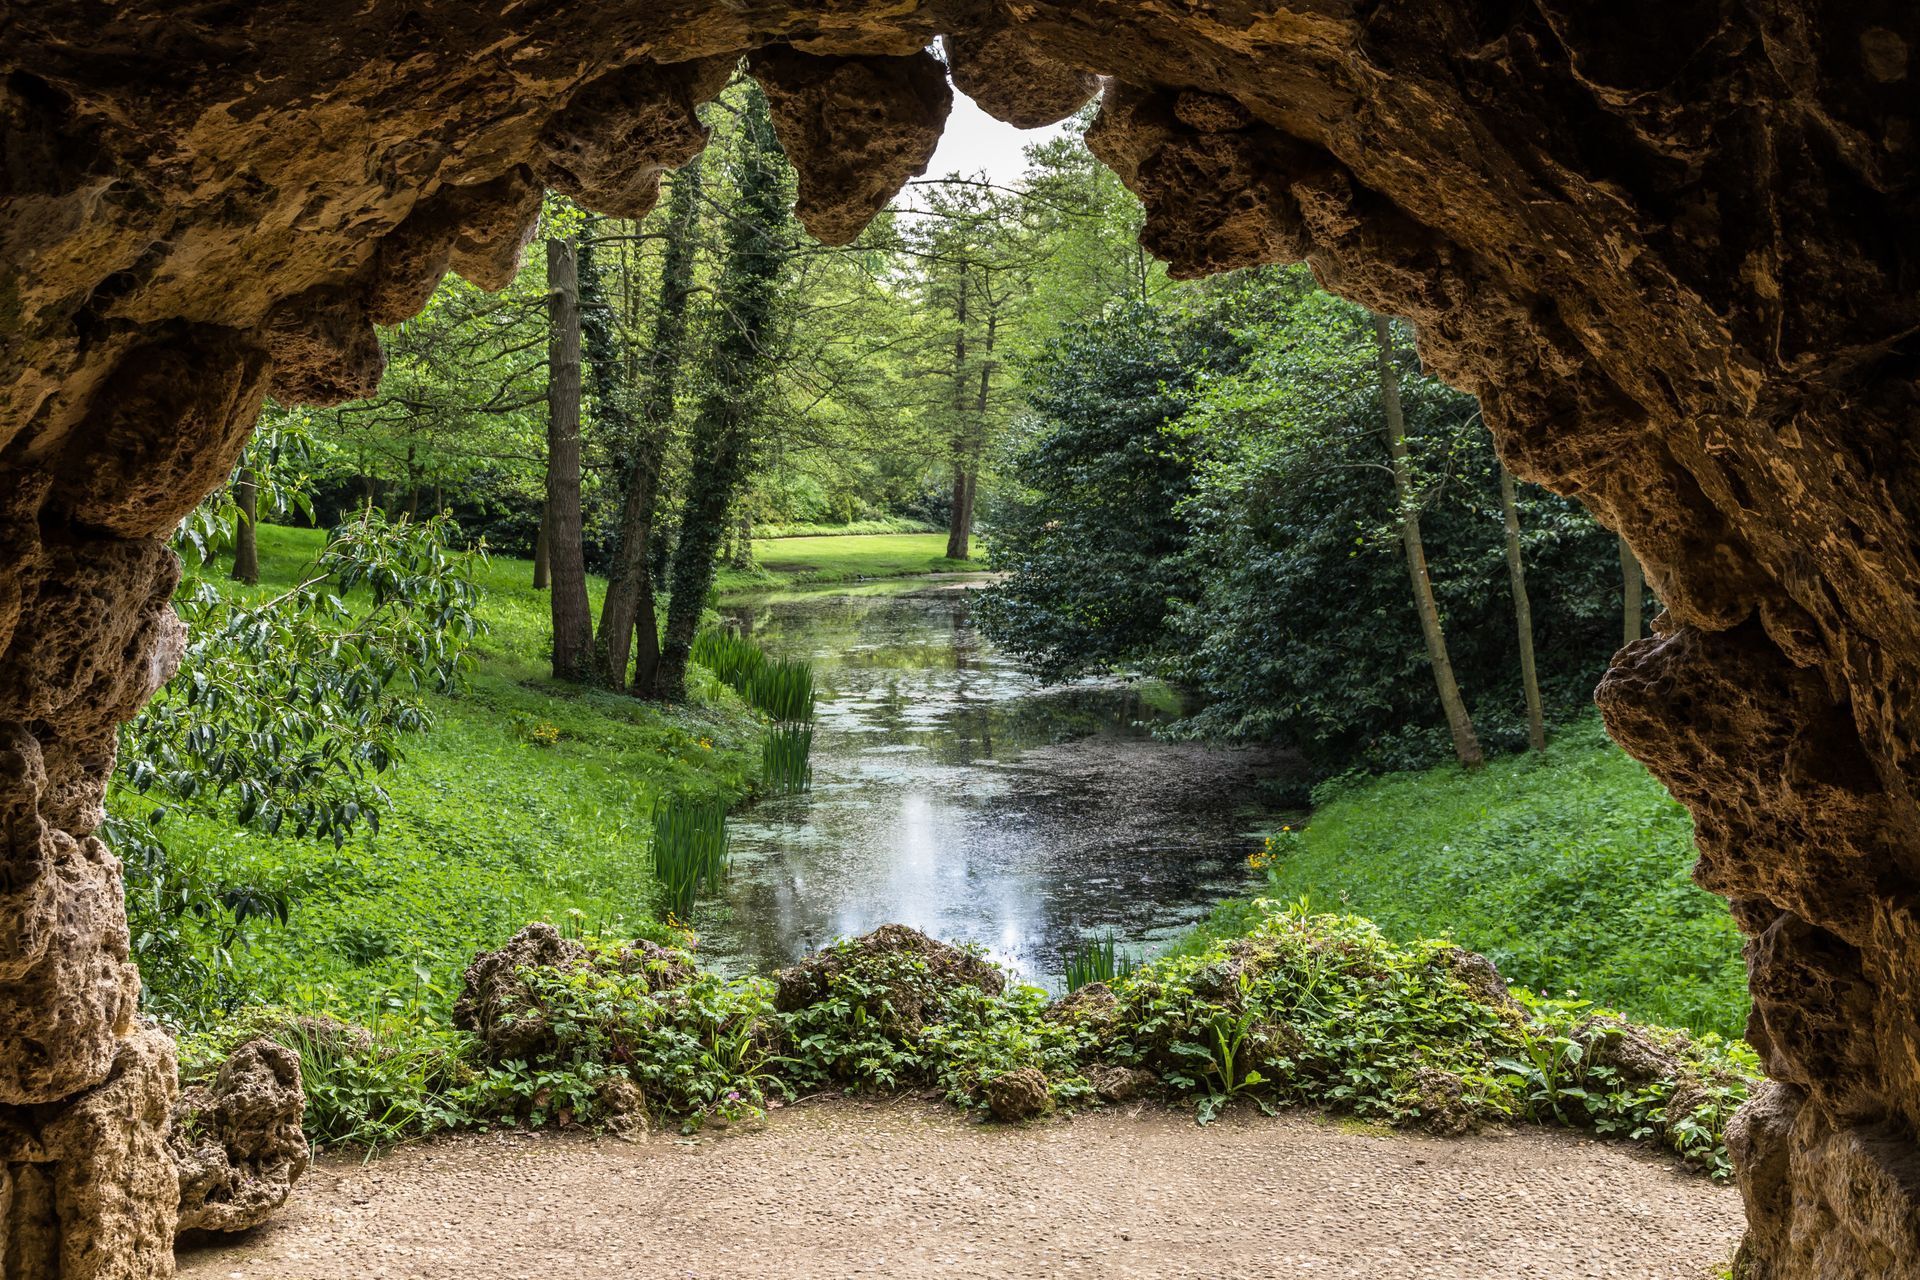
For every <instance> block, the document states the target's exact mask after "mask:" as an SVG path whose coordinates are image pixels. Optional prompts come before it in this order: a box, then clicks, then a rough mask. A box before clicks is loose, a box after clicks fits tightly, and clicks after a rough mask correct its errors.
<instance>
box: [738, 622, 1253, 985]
mask: <svg viewBox="0 0 1920 1280" xmlns="http://www.w3.org/2000/svg"><path fill="white" fill-rule="evenodd" d="M729 613H731V614H732V615H733V616H734V617H735V618H736V619H737V620H738V621H739V623H740V624H741V625H742V626H743V627H751V629H752V634H753V636H754V638H755V639H756V640H757V641H759V642H760V643H761V644H762V645H764V646H765V647H766V648H767V649H768V651H769V652H770V653H773V654H776V655H781V656H805V657H808V658H809V659H811V660H812V661H813V662H814V664H815V668H816V674H817V677H818V679H819V681H820V683H821V685H822V687H823V689H824V690H825V691H826V692H825V700H824V701H823V703H822V707H821V724H822V730H823V731H822V735H821V737H820V739H819V740H818V745H817V746H816V748H815V756H814V761H815V778H816V789H815V792H814V793H813V795H812V796H810V797H805V798H798V799H795V800H791V801H787V800H783V801H778V802H773V803H767V804H763V805H760V806H758V807H757V808H755V809H754V810H752V811H749V812H747V813H744V814H741V815H739V817H738V819H737V820H736V827H735V831H736V839H735V848H736V850H739V851H741V852H742V853H744V854H746V855H748V856H747V857H746V858H745V859H744V861H743V864H742V866H741V867H740V869H739V870H737V872H736V876H735V882H734V885H733V887H732V889H731V890H730V891H729V894H728V900H729V904H730V906H731V908H732V910H731V914H730V918H726V919H718V920H715V921H713V922H712V923H711V927H710V928H709V930H708V932H707V942H708V946H709V948H710V950H712V951H713V952H714V953H715V954H717V955H719V956H721V957H723V958H727V959H731V960H733V961H734V962H736V963H740V962H744V963H746V964H749V965H753V966H766V965H771V964H779V963H784V962H787V961H789V960H791V959H792V958H794V957H795V956H797V955H799V954H801V953H802V952H804V951H806V950H809V949H811V948H813V947H817V946H819V945H822V944H823V943H825V942H826V941H827V940H829V939H830V938H831V937H832V936H833V935H834V934H836V933H838V932H842V931H858V930H861V929H865V928H871V927H873V926H874V925H877V924H880V923H883V922H885V921H887V920H893V919H907V920H910V921H913V922H916V923H921V924H923V925H925V926H927V927H929V928H932V929H934V930H935V931H936V932H941V931H944V932H945V934H946V936H949V937H954V938H962V937H971V938H976V939H979V940H981V941H984V942H987V943H989V944H990V945H991V946H993V947H994V948H995V949H996V954H999V955H1001V956H1002V957H1003V958H1005V959H1009V960H1012V961H1014V962H1016V963H1017V964H1018V965H1019V966H1020V967H1021V968H1022V969H1023V970H1024V971H1025V972H1026V974H1027V976H1029V977H1033V978H1045V977H1047V976H1049V975H1053V974H1057V973H1058V972H1059V970H1060V968H1061V967H1062V965H1063V963H1064V956H1063V955H1062V952H1063V951H1064V950H1065V949H1067V948H1069V947H1071V946H1072V945H1073V943H1074V940H1075V939H1076V938H1077V937H1079V936H1081V935H1082V934H1083V933H1086V932H1089V931H1104V930H1106V929H1108V928H1113V929H1117V930H1119V931H1120V934H1121V936H1122V938H1123V939H1127V940H1131V941H1132V942H1133V943H1135V944H1136V945H1137V944H1138V943H1139V941H1140V939H1142V938H1143V937H1145V936H1146V935H1147V934H1149V933H1151V932H1153V931H1155V930H1162V931H1164V930H1167V929H1170V928H1173V927H1176V926H1177V925H1179V924H1180V923H1182V922H1184V921H1187V920H1191V919H1192V918H1194V917H1196V916H1197V915H1199V914H1201V913H1203V912H1204V911H1205V910H1206V908H1207V907H1208V906H1209V905H1210V904H1211V903H1212V902H1213V901H1215V900H1217V899H1218V898H1219V897H1221V896H1223V895H1225V894H1228V893H1232V892H1235V891H1237V890H1239V889H1240V888H1242V887H1243V886H1244V884H1245V880H1246V875H1247V873H1246V870H1245V867H1244V863H1243V861H1242V859H1243V858H1244V855H1245V853H1246V852H1247V851H1248V848H1249V847H1250V846H1249V842H1248V841H1247V840H1246V839H1245V838H1244V837H1243V836H1242V835H1241V834H1240V833H1241V832H1242V831H1243V830H1245V827H1246V825H1247V822H1248V818H1247V816H1246V815H1245V814H1244V813H1242V812H1241V808H1242V802H1243V800H1244V798H1245V796H1246V795H1247V794H1249V793H1250V792H1251V791H1252V789H1253V788H1252V775H1251V773H1249V772H1248V771H1249V768H1250V766H1249V764H1248V762H1247V760H1246V759H1245V758H1240V757H1232V758H1229V757H1227V756H1219V755H1212V756H1210V755H1208V754H1207V753H1206V752H1205V750H1204V749H1200V748H1192V747H1183V746H1179V745H1176V744H1166V743H1155V742H1150V741H1146V740H1145V739H1147V737H1148V735H1149V730H1148V729H1147V728H1146V727H1145V726H1146V725H1147V724H1150V723H1152V722H1154V721H1164V720H1166V719H1168V718H1169V717H1170V716H1172V715H1174V714H1177V713H1178V712H1179V711H1180V710H1181V708H1179V707H1178V706H1177V705H1176V703H1177V699H1175V698H1174V697H1173V696H1172V695H1171V694H1170V693H1169V692H1168V691H1167V690H1166V689H1165V687H1164V686H1159V685H1153V684H1149V685H1142V686H1128V685H1126V684H1123V683H1121V682H1118V681H1108V682H1088V683H1086V684H1077V685H1069V686H1062V687H1054V688H1043V687H1042V686H1040V685H1039V684H1038V683H1037V682H1036V681H1035V680H1034V679H1033V678H1032V677H1031V676H1029V675H1028V674H1026V673H1025V672H1024V671H1023V670H1021V669H1020V668H1019V667H1018V666H1017V665H1015V664H1014V663H1012V662H1011V661H1010V660H1008V659H1006V658H1003V657H1001V656H1000V655H999V654H997V653H995V652H994V651H993V650H992V649H991V648H990V647H988V646H986V645H985V644H984V643H983V642H982V641H981V640H980V638H979V636H978V634H977V633H976V632H975V631H974V629H973V626H972V624H971V621H970V619H969V617H968V608H967V600H966V598H965V596H964V595H961V594H959V593H952V592H943V593H938V594H936V593H927V592H915V593H912V594H901V593H897V592H895V593H879V592H875V593H871V594H856V595H848V594H844V593H836V594H830V595H822V596H816V597H812V598H801V599H787V600H774V601H768V602H764V603H759V604H755V605H753V606H750V607H746V608H734V609H730V610H729ZM901 748H909V749H908V750H905V751H902V750H900V749H901ZM911 748H918V750H912V749H911ZM990 761H998V762H1000V763H999V764H998V765H992V766H988V767H984V768H982V767H972V768H970V767H969V766H979V765H983V764H985V763H986V762H990Z"/></svg>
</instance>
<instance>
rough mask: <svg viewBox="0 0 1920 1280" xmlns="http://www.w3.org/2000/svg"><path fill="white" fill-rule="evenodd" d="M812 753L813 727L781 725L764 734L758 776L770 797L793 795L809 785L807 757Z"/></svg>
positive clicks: (811, 784) (810, 773)
mask: <svg viewBox="0 0 1920 1280" xmlns="http://www.w3.org/2000/svg"><path fill="white" fill-rule="evenodd" d="M812 752H813V726H812V725H810V724H784V725H779V726H776V727H775V728H773V729H771V730H769V731H768V733H767V739H766V742H765V743H764V744H762V746H761V748H760V763H761V773H762V776H763V777H764V778H765V779H766V783H767V790H768V791H769V792H771V793H772V794H774V795H777V796H784V795H796V794H798V793H799V792H802V791H806V790H808V789H809V788H811V787H812V786H813V766H812V765H810V764H808V763H807V758H808V756H810V755H811V754H812Z"/></svg>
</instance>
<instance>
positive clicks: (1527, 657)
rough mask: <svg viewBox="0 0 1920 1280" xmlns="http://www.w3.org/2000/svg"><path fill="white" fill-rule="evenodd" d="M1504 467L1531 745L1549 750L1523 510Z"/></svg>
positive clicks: (1503, 504) (1510, 569)
mask: <svg viewBox="0 0 1920 1280" xmlns="http://www.w3.org/2000/svg"><path fill="white" fill-rule="evenodd" d="M1499 466H1500V510H1501V513H1502V514H1503V515H1504V516H1505V517H1506V525H1507V576H1508V577H1509V578H1511V579H1512V580H1513V628H1514V632H1515V634H1516V636H1517V638H1518V640H1519V642H1520V683H1521V684H1522V685H1523V686H1525V688H1526V692H1527V745H1528V746H1530V747H1532V748H1533V749H1534V750H1535V751H1545V750H1546V749H1547V718H1546V713H1545V711H1544V710H1543V709H1542V707H1541V705H1540V673H1539V672H1538V671H1537V670H1535V668H1534V661H1533V604H1532V602H1531V601H1529V600H1528V599H1527V568H1526V564H1525V562H1524V561H1522V560H1521V558H1520V507H1519V504H1518V503H1517V502H1516V501H1515V500H1514V493H1513V474H1512V473H1511V472H1509V471H1508V470H1507V468H1506V466H1505V464H1504V463H1503V464H1499Z"/></svg>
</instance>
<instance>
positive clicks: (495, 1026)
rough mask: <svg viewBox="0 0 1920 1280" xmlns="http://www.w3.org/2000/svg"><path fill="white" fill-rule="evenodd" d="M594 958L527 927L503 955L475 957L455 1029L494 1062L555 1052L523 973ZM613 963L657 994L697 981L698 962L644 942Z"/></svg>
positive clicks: (552, 933) (540, 928)
mask: <svg viewBox="0 0 1920 1280" xmlns="http://www.w3.org/2000/svg"><path fill="white" fill-rule="evenodd" d="M589 955H590V953H589V952H588V950H587V948H586V947H584V946H583V945H581V944H580V943H578V942H575V941H573V940H572V939H571V938H563V937H561V936H560V931H559V930H558V929H555V928H554V927H553V926H552V925H550V924H547V923H545V922H543V921H536V922H535V923H533V924H530V925H528V926H527V927H526V928H524V929H522V930H521V931H520V932H519V933H516V934H514V935H513V937H511V938H509V939H508V940H507V943H506V945H505V946H503V947H501V948H500V949H499V950H498V951H482V952H480V953H479V954H478V955H476V956H474V958H473V961H472V963H470V964H469V965H468V966H467V970H466V973H465V974H464V975H463V976H462V978H461V984H460V995H459V997H458V998H457V999H455V1000H454V1002H453V1025H454V1026H456V1027H459V1028H460V1029H461V1030H462V1031H471V1032H473V1033H474V1034H475V1035H477V1036H479V1037H480V1039H481V1041H482V1043H484V1044H485V1046H486V1050H487V1056H488V1057H490V1058H492V1059H493V1060H494V1061H495V1062H502V1061H505V1060H506V1059H508V1058H519V1059H522V1060H529V1059H533V1058H537V1057H539V1056H540V1055H541V1054H543V1053H546V1052H548V1051H550V1050H551V1049H552V1048H553V1047H554V1042H553V1032H552V1029H551V1027H550V1026H549V1025H548V1023H547V1017H546V1013H545V1012H544V1011H543V1010H542V1009H541V1007H540V1005H539V1002H538V1001H536V1000H534V999H533V998H532V995H531V993H530V991H529V990H528V987H527V981H526V979H525V978H524V977H522V976H521V973H520V971H521V970H522V969H575V968H579V967H580V966H582V965H585V964H586V963H587V962H588V958H589ZM600 963H602V964H605V963H607V960H605V959H603V960H602V961H601V962H600ZM612 963H613V964H614V965H615V966H616V967H617V968H618V969H619V970H620V971H621V972H622V973H627V974H637V975H642V976H644V977H645V978H646V980H647V986H648V988H649V989H650V990H653V991H659V990H661V989H663V988H666V987H675V986H679V985H680V984H681V983H684V982H685V981H687V979H689V978H691V977H692V976H693V962H692V961H691V959H689V958H688V956H687V954H686V953H685V952H681V951H672V950H669V949H667V948H666V947H662V946H658V945H656V944H654V943H651V942H648V941H647V940H646V939H644V938H641V939H638V940H636V941H635V942H633V943H632V944H630V945H628V946H626V947H624V948H622V949H621V950H620V951H619V952H618V953H617V954H616V955H614V956H613V957H612Z"/></svg>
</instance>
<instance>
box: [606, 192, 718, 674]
mask: <svg viewBox="0 0 1920 1280" xmlns="http://www.w3.org/2000/svg"><path fill="white" fill-rule="evenodd" d="M699 219H700V161H699V160H698V159H696V160H694V161H693V162H692V163H691V164H689V165H688V166H687V167H686V168H684V169H682V170H680V172H679V173H677V174H675V175H674V177H673V182H672V188H671V191H670V193H669V195H668V206H667V240H666V253H665V256H664V258H663V260H662V262H661V267H660V300H659V305H658V306H657V308H656V309H655V311H654V319H653V341H652V343H651V344H650V345H649V347H648V350H647V356H646V391H645V395H644V398H643V399H642V400H641V402H640V406H639V411H638V413H636V414H633V415H631V419H630V420H628V421H624V422H623V423H622V424H621V425H622V426H623V427H624V428H625V429H624V430H621V431H619V432H618V433H617V437H616V438H619V439H622V440H624V441H626V449H627V455H626V477H625V487H626V494H625V497H624V498H623V499H622V500H621V504H620V540H619V543H618V546H617V547H616V548H615V551H614V556H613V567H612V570H611V571H610V572H609V573H608V575H607V598H606V602H605V604H604V605H602V607H601V610H600V635H599V639H598V640H597V642H596V644H595V657H596V659H597V661H598V662H599V664H600V674H601V678H602V679H604V680H605V681H606V682H607V683H608V684H609V685H611V686H613V687H614V688H616V689H619V688H626V687H628V686H627V671H628V668H629V667H631V668H632V670H633V684H632V688H633V690H634V692H636V693H641V694H651V693H652V692H653V680H654V672H655V669H656V668H657V667H658V666H659V662H660V624H659V622H658V620H657V619H656V617H655V615H654V604H653V583H654V578H653V568H652V556H651V554H650V551H651V546H650V544H651V543H652V541H653V526H654V516H655V513H656V510H657V508H658V505H659V498H660V474H661V470H662V467H663V465H664V463H665V459H666V450H667V433H668V428H669V427H670V425H671V423H672V420H673V409H674V401H675V396H676V392H677V389H678V384H679V376H680V369H681V367H682V365H684V364H685V363H686V362H687V358H688V355H689V352H688V351H687V312H688V309H689V306H688V304H689V302H690V301H691V299H692V297H693V257H694V249H695V247H696V237H697V235H698V232H699ZM582 281H583V284H584V283H585V282H587V281H594V282H595V283H597V273H595V272H593V271H587V272H583V275H582ZM594 332H595V330H594V328H593V327H592V326H589V327H588V333H589V334H592V333H594ZM594 345H595V346H598V345H599V344H598V343H597V342H596V343H595V344H594ZM607 346H608V350H607V351H606V352H605V353H604V354H603V353H601V352H599V351H589V360H588V369H589V370H590V372H591V374H592V376H593V379H594V385H595V396H594V398H595V400H596V401H597V402H598V403H599V404H601V405H602V406H603V411H608V407H610V406H614V405H624V404H625V403H626V400H625V397H624V396H621V395H619V394H618V393H619V391H620V390H622V389H621V388H616V387H613V386H612V385H611V383H612V381H613V378H612V371H613V370H614V368H615V363H614V358H613V353H612V350H611V343H610V342H609V343H608V344H607ZM615 411H617V410H615ZM622 416H623V418H624V417H626V415H622Z"/></svg>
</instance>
